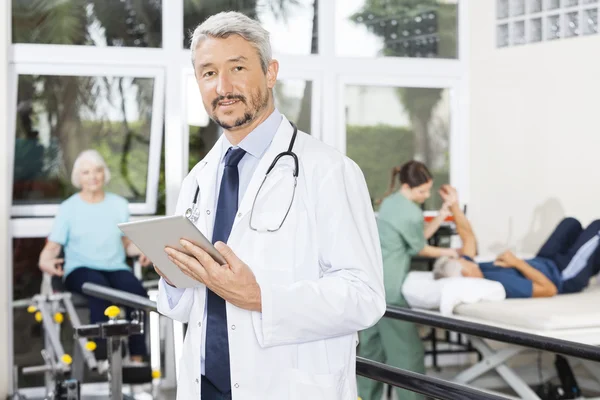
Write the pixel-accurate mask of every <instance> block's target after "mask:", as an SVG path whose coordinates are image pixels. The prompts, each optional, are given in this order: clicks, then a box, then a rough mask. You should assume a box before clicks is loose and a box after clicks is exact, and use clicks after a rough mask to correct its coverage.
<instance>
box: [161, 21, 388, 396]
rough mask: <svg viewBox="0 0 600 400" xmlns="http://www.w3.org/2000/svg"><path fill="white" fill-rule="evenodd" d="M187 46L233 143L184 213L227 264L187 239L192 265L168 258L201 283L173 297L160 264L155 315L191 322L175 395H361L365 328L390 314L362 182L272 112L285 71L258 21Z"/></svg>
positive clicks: (199, 181) (198, 33)
mask: <svg viewBox="0 0 600 400" xmlns="http://www.w3.org/2000/svg"><path fill="white" fill-rule="evenodd" d="M191 50H192V61H193V66H194V71H195V75H196V80H197V82H198V87H199V89H200V93H201V95H202V100H203V103H204V106H205V108H206V111H207V112H208V114H209V115H210V117H211V118H212V119H213V120H214V121H215V122H216V123H217V124H219V125H220V126H221V127H222V128H223V132H224V134H223V135H222V136H221V137H220V139H219V140H218V142H217V143H216V144H215V146H214V147H213V149H212V150H211V151H210V152H209V153H208V155H207V156H206V157H205V158H204V159H203V160H202V161H200V162H199V163H198V164H197V165H196V166H195V167H194V168H193V169H192V171H191V172H190V174H189V175H188V176H187V177H186V179H185V180H184V182H183V185H182V189H181V193H180V196H179V200H178V202H177V210H176V213H177V214H184V213H185V212H186V210H188V209H191V207H192V204H193V203H196V204H197V209H195V210H194V211H196V212H192V217H191V220H192V221H193V222H194V223H195V224H196V226H197V227H198V229H200V231H202V232H203V233H204V235H205V236H206V237H207V238H209V239H211V238H212V241H213V243H215V247H216V248H217V249H218V251H219V252H220V253H221V254H222V255H223V256H224V258H225V260H226V261H227V264H225V265H219V264H218V263H217V262H215V261H213V259H212V258H211V257H210V256H208V255H207V253H205V252H204V251H203V250H202V249H200V248H199V247H196V246H194V245H191V244H190V243H188V242H185V241H183V242H182V245H183V246H184V247H185V248H186V249H187V250H188V251H189V252H191V254H193V257H191V256H186V255H185V254H184V253H182V252H178V251H176V250H174V249H172V248H166V249H165V251H166V252H167V253H168V254H169V256H170V258H171V260H172V261H173V262H174V263H176V264H177V265H178V266H179V268H180V269H181V270H182V271H183V272H185V273H186V274H187V275H189V276H190V277H192V278H194V279H195V280H197V281H198V286H197V287H195V288H188V289H181V288H175V287H173V286H172V285H171V284H170V283H169V282H168V280H167V279H166V278H165V276H164V275H163V274H162V273H161V272H160V270H158V269H157V272H158V273H159V274H161V276H162V277H163V278H162V279H161V283H160V295H159V300H158V309H159V311H160V312H161V313H163V314H165V315H167V316H169V317H171V318H173V319H175V320H178V321H181V322H183V323H187V324H188V329H187V332H186V338H185V342H184V350H183V357H182V360H181V364H180V368H179V377H178V387H177V389H178V393H177V398H178V399H185V400H191V399H200V398H201V399H203V400H214V399H234V400H250V399H256V400H258V399H260V400H265V399H273V400H286V399H290V400H295V399H302V400H306V399H310V400H338V399H339V400H347V399H351V400H354V399H356V398H357V393H356V371H355V363H356V360H355V358H356V345H357V344H358V335H357V332H358V331H359V330H362V329H365V328H367V327H370V326H372V325H374V324H375V323H376V322H377V321H378V320H379V319H380V318H381V316H382V315H383V313H384V311H385V296H384V287H383V278H382V260H381V251H380V245H379V238H378V235H377V229H376V224H375V217H374V214H373V210H372V208H371V203H370V199H369V194H368V190H367V187H366V184H365V180H364V177H363V174H362V172H361V170H360V169H359V168H358V166H357V165H356V164H355V163H354V162H353V161H351V160H350V159H348V158H347V157H345V156H344V155H342V154H340V153H339V152H338V151H336V150H335V149H332V148H330V147H328V146H326V145H324V144H323V143H321V142H319V141H318V140H316V139H314V138H313V137H311V136H309V135H307V134H305V133H302V132H296V129H295V127H294V126H293V125H292V124H291V122H290V121H288V120H287V119H286V118H285V116H283V115H282V114H280V113H279V111H278V110H277V109H276V108H275V105H274V99H273V87H274V86H275V83H276V80H277V73H278V69H279V64H278V62H277V61H276V60H273V59H272V58H271V46H270V43H269V34H268V32H267V31H266V30H264V29H263V28H262V27H261V26H260V25H259V24H258V22H256V21H254V20H252V19H250V18H248V17H246V16H244V15H242V14H240V13H235V12H227V13H220V14H217V15H214V16H212V17H210V18H209V19H207V20H206V21H205V22H204V23H203V24H201V25H199V26H198V27H197V28H196V30H195V31H194V32H193V35H192V41H191ZM292 152H293V153H294V154H293V155H292V154H291V153H292ZM281 153H285V154H284V155H283V156H281V157H278V155H279V154H281ZM273 163H274V166H273V167H272V168H270V166H271V165H272V164H273ZM267 173H268V175H267ZM194 198H197V199H196V201H195V202H194ZM194 215H195V217H194ZM224 243H227V244H224ZM158 267H159V268H160V266H158Z"/></svg>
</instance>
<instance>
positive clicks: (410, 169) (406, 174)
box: [376, 160, 433, 205]
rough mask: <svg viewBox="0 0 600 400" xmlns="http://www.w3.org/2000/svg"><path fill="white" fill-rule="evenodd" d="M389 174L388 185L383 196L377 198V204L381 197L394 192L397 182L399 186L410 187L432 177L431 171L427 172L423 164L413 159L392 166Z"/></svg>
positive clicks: (423, 182) (425, 181)
mask: <svg viewBox="0 0 600 400" xmlns="http://www.w3.org/2000/svg"><path fill="white" fill-rule="evenodd" d="M390 175H391V176H390V178H391V179H390V186H389V187H388V190H387V192H385V194H384V195H383V197H382V198H380V199H377V201H376V204H377V205H379V204H381V202H382V201H383V199H385V198H386V197H388V196H389V195H390V194H392V193H393V192H394V190H395V189H396V183H397V182H399V183H400V186H402V185H403V184H407V185H408V186H409V187H410V188H411V189H412V188H415V187H417V186H421V185H423V184H425V183H427V182H429V181H430V180H431V179H433V177H432V175H431V172H429V170H428V169H427V167H426V166H425V164H423V163H422V162H419V161H415V160H412V161H409V162H407V163H405V164H403V165H401V166H399V167H394V168H392V171H391V174H390ZM396 177H398V179H396Z"/></svg>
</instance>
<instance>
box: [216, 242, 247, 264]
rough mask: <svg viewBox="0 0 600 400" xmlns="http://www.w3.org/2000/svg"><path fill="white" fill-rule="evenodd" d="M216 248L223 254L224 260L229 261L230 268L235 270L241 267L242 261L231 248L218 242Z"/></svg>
mask: <svg viewBox="0 0 600 400" xmlns="http://www.w3.org/2000/svg"><path fill="white" fill-rule="evenodd" d="M215 248H216V249H217V251H218V252H219V253H221V255H222V256H223V258H225V261H227V264H228V265H229V267H230V268H233V269H235V268H237V267H239V265H240V263H241V261H240V259H239V258H238V257H237V256H236V255H235V253H234V252H233V250H231V247H229V246H227V245H226V244H225V243H223V242H217V243H215Z"/></svg>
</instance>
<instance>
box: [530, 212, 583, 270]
mask: <svg viewBox="0 0 600 400" xmlns="http://www.w3.org/2000/svg"><path fill="white" fill-rule="evenodd" d="M582 231H583V228H582V227H581V223H580V222H579V221H577V220H576V219H575V218H565V219H563V220H562V221H561V222H560V223H559V224H558V226H557V227H556V229H554V232H552V234H551V235H550V237H549V238H548V240H546V243H544V245H543V246H542V248H541V249H540V251H538V254H537V256H538V257H544V258H548V259H550V260H554V261H555V262H556V263H557V264H558V268H559V269H560V270H561V271H562V270H563V269H564V268H565V267H566V264H565V265H563V264H564V260H563V259H561V260H558V258H560V257H558V255H559V254H566V253H567V252H568V251H569V249H570V248H571V247H572V246H573V244H574V243H575V242H576V241H577V238H578V237H579V236H580V235H581V233H582ZM571 257H572V256H571ZM563 258H564V257H563Z"/></svg>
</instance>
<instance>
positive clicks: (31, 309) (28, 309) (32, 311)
mask: <svg viewBox="0 0 600 400" xmlns="http://www.w3.org/2000/svg"><path fill="white" fill-rule="evenodd" d="M37 310H38V309H37V307H36V306H33V305H32V306H29V307H27V312H28V313H29V314H33V313H34V312H36V311H37Z"/></svg>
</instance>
